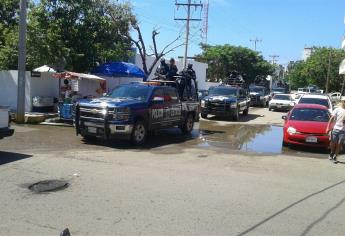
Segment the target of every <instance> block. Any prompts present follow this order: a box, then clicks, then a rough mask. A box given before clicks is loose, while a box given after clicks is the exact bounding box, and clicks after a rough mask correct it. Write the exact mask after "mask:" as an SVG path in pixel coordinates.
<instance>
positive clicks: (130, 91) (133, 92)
mask: <svg viewBox="0 0 345 236" xmlns="http://www.w3.org/2000/svg"><path fill="white" fill-rule="evenodd" d="M149 92H150V88H149V87H146V86H121V87H117V88H115V89H114V90H113V91H112V92H111V93H110V94H109V95H108V97H111V98H127V99H137V100H141V101H144V100H147V98H148V96H149Z"/></svg>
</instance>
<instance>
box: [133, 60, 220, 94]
mask: <svg viewBox="0 0 345 236" xmlns="http://www.w3.org/2000/svg"><path fill="white" fill-rule="evenodd" d="M165 60H166V62H167V63H169V60H170V58H165ZM146 61H147V65H148V66H150V65H151V64H152V63H153V61H154V57H147V58H146ZM175 61H176V66H177V69H178V71H179V72H180V71H182V70H183V60H177V59H175ZM188 63H191V64H193V69H194V70H195V73H196V79H197V81H198V86H199V89H208V88H209V87H210V86H214V85H217V84H218V83H209V82H206V79H207V78H206V72H207V68H208V65H207V64H206V63H202V62H197V61H194V60H188ZM135 64H136V65H137V66H138V67H139V68H141V69H143V64H142V60H141V57H140V55H137V56H136V59H135ZM159 64H160V62H158V63H157V64H156V66H155V67H154V69H153V71H152V73H151V75H150V76H149V78H148V79H149V80H150V79H153V78H154V77H155V76H154V73H155V71H156V68H157V67H158V66H159Z"/></svg>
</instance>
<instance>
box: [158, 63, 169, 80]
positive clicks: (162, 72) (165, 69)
mask: <svg viewBox="0 0 345 236" xmlns="http://www.w3.org/2000/svg"><path fill="white" fill-rule="evenodd" d="M168 73H169V66H168V65H167V64H166V63H165V59H164V58H162V59H161V64H160V65H159V66H158V67H157V69H156V73H155V76H157V78H156V79H158V80H166V79H167V75H168Z"/></svg>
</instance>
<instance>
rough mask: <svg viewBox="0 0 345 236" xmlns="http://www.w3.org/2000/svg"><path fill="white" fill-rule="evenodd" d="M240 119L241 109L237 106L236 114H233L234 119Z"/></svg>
mask: <svg viewBox="0 0 345 236" xmlns="http://www.w3.org/2000/svg"><path fill="white" fill-rule="evenodd" d="M239 119H240V112H239V109H238V107H237V109H236V110H235V115H233V116H232V120H233V121H238V120H239Z"/></svg>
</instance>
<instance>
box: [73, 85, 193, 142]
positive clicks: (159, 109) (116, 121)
mask: <svg viewBox="0 0 345 236" xmlns="http://www.w3.org/2000/svg"><path fill="white" fill-rule="evenodd" d="M198 106H199V103H198V101H181V100H180V98H179V95H178V91H177V89H176V83H175V82H167V81H154V82H153V81H152V82H144V83H132V84H128V85H122V86H119V87H117V88H115V89H114V90H113V91H112V92H111V93H110V94H108V95H107V96H105V97H102V98H99V99H93V100H81V101H80V102H79V103H78V104H77V106H76V113H75V126H76V132H77V134H80V135H82V136H83V137H84V138H85V139H90V138H95V137H100V138H104V139H110V138H119V139H128V140H131V141H132V142H133V143H134V144H136V145H140V144H143V143H144V142H145V141H146V138H147V136H148V134H149V132H150V131H155V130H158V129H164V128H170V127H174V126H178V127H179V128H180V129H181V130H182V132H183V133H190V132H191V131H192V130H193V126H194V120H195V119H196V117H197V116H198V115H199V114H198V111H199V107H198Z"/></svg>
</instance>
